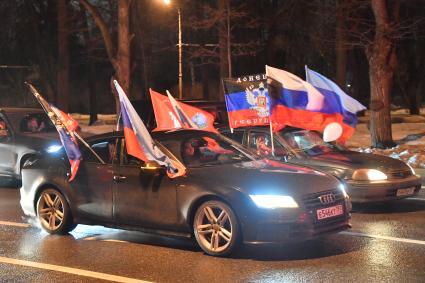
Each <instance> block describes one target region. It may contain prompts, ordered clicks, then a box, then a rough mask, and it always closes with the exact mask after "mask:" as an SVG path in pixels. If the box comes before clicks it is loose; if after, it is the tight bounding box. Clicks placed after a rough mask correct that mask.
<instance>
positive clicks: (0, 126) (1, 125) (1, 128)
mask: <svg viewBox="0 0 425 283" xmlns="http://www.w3.org/2000/svg"><path fill="white" fill-rule="evenodd" d="M5 136H7V128H6V122H5V121H4V120H3V119H1V118H0V137H5Z"/></svg>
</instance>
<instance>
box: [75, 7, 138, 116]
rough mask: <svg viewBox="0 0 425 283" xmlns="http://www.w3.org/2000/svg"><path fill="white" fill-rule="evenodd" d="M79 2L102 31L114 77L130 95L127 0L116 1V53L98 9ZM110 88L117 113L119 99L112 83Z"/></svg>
mask: <svg viewBox="0 0 425 283" xmlns="http://www.w3.org/2000/svg"><path fill="white" fill-rule="evenodd" d="M80 3H81V4H82V5H83V6H84V8H86V10H87V11H88V12H89V13H90V14H91V15H92V17H93V19H94V21H95V23H96V25H97V27H98V28H99V29H100V32H101V33H102V37H103V41H104V42H105V47H106V52H107V54H108V57H109V60H110V61H111V64H112V66H113V67H114V70H115V76H114V77H115V78H116V79H117V80H118V82H119V83H120V85H121V87H122V88H123V90H124V92H125V94H126V95H130V20H129V16H130V9H129V2H128V0H119V2H118V48H117V53H116V54H115V49H114V46H113V43H112V38H111V34H110V33H109V30H108V26H107V24H106V22H105V21H104V19H103V18H102V16H101V14H100V13H99V11H97V9H96V8H95V7H94V6H93V5H91V4H90V3H89V2H88V1H87V0H80ZM111 88H112V93H113V94H114V97H115V106H116V107H115V109H116V113H117V114H119V111H120V105H119V100H118V97H117V95H116V91H115V88H114V87H113V84H112V83H111Z"/></svg>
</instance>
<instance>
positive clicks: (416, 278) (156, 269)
mask: <svg viewBox="0 0 425 283" xmlns="http://www.w3.org/2000/svg"><path fill="white" fill-rule="evenodd" d="M355 209H356V212H354V213H353V214H352V225H353V228H352V229H351V230H350V231H349V232H342V233H339V234H335V235H332V236H328V237H326V238H322V239H318V240H314V241H309V242H306V243H303V244H296V245H290V246H283V247H244V248H243V249H241V250H240V251H238V252H237V253H236V254H235V255H234V256H233V257H232V258H214V257H211V256H206V255H205V254H203V252H202V251H201V250H200V249H199V248H197V247H196V245H195V244H194V242H192V241H190V240H186V239H175V238H167V237H159V236H154V235H149V234H145V233H140V232H128V231H123V230H114V229H108V228H103V227H99V226H96V227H90V226H84V225H79V226H77V228H76V230H75V231H74V232H73V233H72V234H71V235H69V236H50V235H47V234H46V233H44V232H41V230H40V229H38V228H36V227H33V226H31V225H29V224H28V223H31V220H28V219H26V218H25V217H23V213H22V211H21V209H20V207H19V190H18V189H16V188H5V187H3V188H0V281H1V282H108V280H109V281H121V282H137V281H132V280H136V279H137V280H141V281H153V282H367V281H371V282H425V191H423V192H421V193H420V195H419V196H416V197H415V198H413V199H406V200H402V201H399V202H397V203H395V204H391V205H380V206H360V207H355ZM113 276H117V277H113ZM101 278H102V279H101Z"/></svg>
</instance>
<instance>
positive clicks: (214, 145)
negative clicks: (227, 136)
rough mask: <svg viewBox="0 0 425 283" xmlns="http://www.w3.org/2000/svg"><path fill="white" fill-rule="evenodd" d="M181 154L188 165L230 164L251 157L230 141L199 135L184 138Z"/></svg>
mask: <svg viewBox="0 0 425 283" xmlns="http://www.w3.org/2000/svg"><path fill="white" fill-rule="evenodd" d="M180 155H181V157H182V160H183V163H184V164H185V165H186V166H188V167H200V166H210V165H219V164H229V163H236V162H241V161H248V160H249V159H248V158H247V157H246V156H245V155H244V154H243V153H241V151H239V150H237V149H236V148H235V147H233V146H232V145H231V144H230V143H228V142H227V141H225V140H222V139H220V138H218V136H217V137H215V136H198V137H192V138H188V139H186V140H183V141H182V143H181V149H180Z"/></svg>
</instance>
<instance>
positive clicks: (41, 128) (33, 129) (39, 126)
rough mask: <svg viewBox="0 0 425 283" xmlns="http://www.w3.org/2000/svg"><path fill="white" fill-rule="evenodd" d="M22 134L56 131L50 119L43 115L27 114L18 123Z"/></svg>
mask: <svg viewBox="0 0 425 283" xmlns="http://www.w3.org/2000/svg"><path fill="white" fill-rule="evenodd" d="M19 128H20V131H21V132H22V133H38V132H44V133H45V132H54V131H56V129H55V126H54V125H53V123H52V121H51V120H50V118H49V117H48V116H47V115H46V114H45V113H33V114H27V115H26V116H25V117H24V118H23V119H22V120H21V123H20V127H19Z"/></svg>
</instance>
